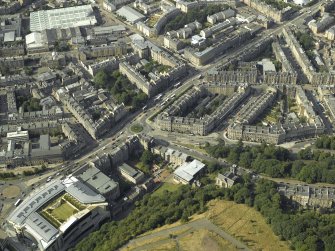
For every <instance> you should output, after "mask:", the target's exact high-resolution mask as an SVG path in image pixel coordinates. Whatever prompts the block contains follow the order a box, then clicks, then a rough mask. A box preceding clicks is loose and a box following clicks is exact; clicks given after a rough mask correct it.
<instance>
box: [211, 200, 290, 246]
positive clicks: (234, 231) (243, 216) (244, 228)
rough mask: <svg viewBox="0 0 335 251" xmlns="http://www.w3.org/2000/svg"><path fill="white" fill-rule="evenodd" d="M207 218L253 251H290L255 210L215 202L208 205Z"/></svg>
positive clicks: (239, 205) (229, 202)
mask: <svg viewBox="0 0 335 251" xmlns="http://www.w3.org/2000/svg"><path fill="white" fill-rule="evenodd" d="M208 207H209V210H208V212H206V217H207V218H208V219H210V220H211V221H212V222H213V223H214V224H215V225H217V226H219V227H220V228H222V229H223V230H225V231H227V232H228V233H229V234H231V235H232V236H234V237H235V238H236V239H238V240H240V241H242V242H244V243H245V244H246V245H247V246H248V247H249V248H250V249H252V250H277V251H286V250H289V248H288V246H287V243H286V242H284V241H280V240H279V238H278V237H277V236H276V235H275V234H274V233H273V231H272V229H271V228H270V226H269V225H268V224H267V223H266V222H265V219H264V218H263V216H262V215H261V214H260V213H259V212H257V211H256V210H255V209H254V208H251V207H248V206H246V205H243V204H236V203H234V202H232V201H223V200H220V201H218V200H215V201H211V202H210V203H209V204H208Z"/></svg>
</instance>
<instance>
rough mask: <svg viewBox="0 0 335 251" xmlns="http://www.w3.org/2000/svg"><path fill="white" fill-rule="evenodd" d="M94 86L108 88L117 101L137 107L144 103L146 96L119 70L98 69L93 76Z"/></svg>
mask: <svg viewBox="0 0 335 251" xmlns="http://www.w3.org/2000/svg"><path fill="white" fill-rule="evenodd" d="M94 84H95V86H96V88H102V89H108V90H109V91H110V92H111V94H112V95H113V97H114V98H115V99H116V101H117V102H118V103H124V104H125V105H131V106H132V107H133V109H135V110H136V109H138V108H140V107H142V106H144V105H145V103H146V101H147V98H148V96H147V95H146V94H145V93H143V92H142V91H141V90H138V89H136V88H134V85H132V84H131V83H130V81H129V80H128V79H127V78H126V77H125V76H123V75H121V73H120V72H119V71H114V72H113V73H111V74H110V73H107V72H105V71H99V72H98V73H97V74H96V75H95V77H94Z"/></svg>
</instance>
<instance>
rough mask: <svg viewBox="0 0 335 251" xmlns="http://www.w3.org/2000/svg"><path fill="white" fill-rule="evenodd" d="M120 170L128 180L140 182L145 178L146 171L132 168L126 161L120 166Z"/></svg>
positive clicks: (135, 182)
mask: <svg viewBox="0 0 335 251" xmlns="http://www.w3.org/2000/svg"><path fill="white" fill-rule="evenodd" d="M118 170H119V171H120V173H121V175H122V176H123V177H125V178H126V179H127V180H129V181H130V182H132V183H134V184H138V183H139V182H141V181H142V180H143V178H144V173H142V172H141V171H140V170H136V169H135V168H132V167H131V166H129V165H128V164H126V163H123V164H122V165H121V166H119V167H118Z"/></svg>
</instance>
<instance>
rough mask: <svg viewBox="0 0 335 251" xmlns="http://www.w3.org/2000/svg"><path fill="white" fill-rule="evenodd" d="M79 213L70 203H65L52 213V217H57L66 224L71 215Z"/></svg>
mask: <svg viewBox="0 0 335 251" xmlns="http://www.w3.org/2000/svg"><path fill="white" fill-rule="evenodd" d="M77 212H78V210H77V209H75V208H73V207H72V206H71V205H70V204H69V203H68V202H65V203H63V204H62V205H60V206H59V207H57V208H55V209H54V210H53V211H52V212H51V215H52V216H54V217H56V218H57V219H58V220H59V221H61V222H65V221H66V220H67V219H68V218H69V217H70V216H71V215H74V214H75V213H77Z"/></svg>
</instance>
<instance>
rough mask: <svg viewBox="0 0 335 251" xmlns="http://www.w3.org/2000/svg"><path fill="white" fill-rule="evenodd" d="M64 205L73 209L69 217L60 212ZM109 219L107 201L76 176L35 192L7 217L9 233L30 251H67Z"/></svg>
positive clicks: (44, 186) (53, 182) (48, 184)
mask: <svg viewBox="0 0 335 251" xmlns="http://www.w3.org/2000/svg"><path fill="white" fill-rule="evenodd" d="M62 206H63V207H64V206H65V207H68V208H71V209H72V212H71V213H69V214H68V216H67V217H66V216H65V217H64V216H63V217H60V216H59V215H58V214H57V212H56V210H60V209H59V208H60V207H62ZM109 217H110V213H109V211H108V203H107V202H106V199H105V198H104V197H103V196H102V195H100V194H98V193H96V192H95V191H93V190H92V189H91V188H90V187H89V186H87V185H86V184H85V183H83V182H82V181H80V180H78V179H77V178H76V177H74V176H68V177H67V178H66V179H65V180H60V179H55V180H53V181H51V182H48V183H46V184H44V185H42V186H40V187H38V188H36V190H34V191H33V192H31V193H30V194H29V195H28V196H27V197H26V198H25V199H24V200H23V201H22V203H21V204H19V205H17V207H16V208H15V209H14V211H12V212H11V214H10V215H9V216H8V217H7V219H6V231H7V234H8V236H10V237H16V238H18V240H19V241H22V244H23V245H26V248H27V249H26V250H30V249H31V248H33V249H34V250H48V251H56V250H57V251H59V250H60V251H63V250H68V249H69V248H70V247H72V246H73V245H75V244H76V243H77V242H78V241H80V240H81V239H83V238H84V237H85V236H86V235H87V234H88V233H90V232H92V231H94V230H96V229H98V228H99V226H100V225H101V224H102V222H103V221H104V220H106V219H107V218H109ZM27 239H28V240H30V242H29V241H27Z"/></svg>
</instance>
